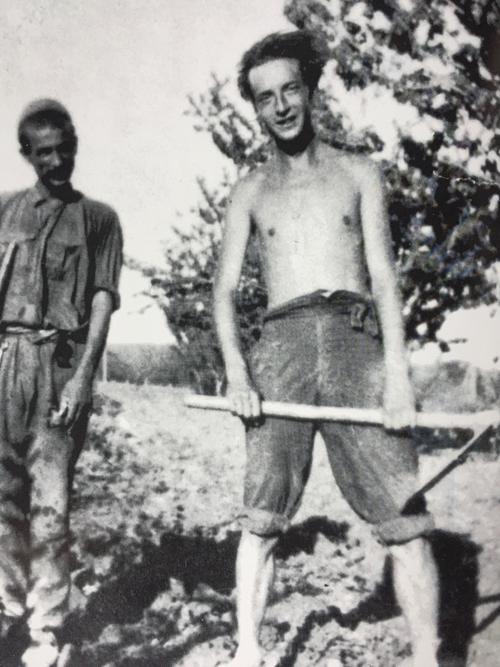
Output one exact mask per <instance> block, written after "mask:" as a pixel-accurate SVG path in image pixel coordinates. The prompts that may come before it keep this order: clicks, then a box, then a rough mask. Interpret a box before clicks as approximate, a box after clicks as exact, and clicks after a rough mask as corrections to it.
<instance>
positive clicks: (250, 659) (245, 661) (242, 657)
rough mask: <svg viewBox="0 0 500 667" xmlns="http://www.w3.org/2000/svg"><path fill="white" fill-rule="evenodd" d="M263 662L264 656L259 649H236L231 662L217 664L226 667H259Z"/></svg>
mask: <svg viewBox="0 0 500 667" xmlns="http://www.w3.org/2000/svg"><path fill="white" fill-rule="evenodd" d="M263 661H264V654H263V652H262V650H261V649H260V648H258V647H257V648H252V649H243V648H241V647H238V650H237V651H236V653H235V654H234V658H233V659H232V660H230V661H229V662H224V663H219V664H223V665H225V666H227V667H261V665H262V664H263Z"/></svg>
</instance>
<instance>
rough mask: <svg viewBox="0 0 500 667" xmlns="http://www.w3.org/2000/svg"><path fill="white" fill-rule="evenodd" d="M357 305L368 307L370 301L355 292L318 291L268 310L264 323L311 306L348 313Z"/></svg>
mask: <svg viewBox="0 0 500 667" xmlns="http://www.w3.org/2000/svg"><path fill="white" fill-rule="evenodd" d="M358 303H361V304H366V305H367V306H369V305H370V304H371V301H369V300H368V299H367V298H366V297H364V296H363V295H362V294H358V293H357V292H350V291H348V290H335V291H334V292H329V291H328V290H323V289H318V290H316V291H314V292H309V293H308V294H302V295H301V296H298V297H296V298H295V299H290V300H289V301H285V303H282V304H280V305H279V306H276V307H275V308H270V309H269V310H268V311H267V312H266V313H265V314H264V321H265V322H266V321H267V320H274V319H276V318H278V317H284V316H286V315H288V313H291V312H293V311H295V310H297V309H300V308H310V307H311V306H325V305H327V306H328V307H329V308H332V309H335V310H338V311H339V312H344V313H350V310H351V307H352V306H353V305H355V304H358Z"/></svg>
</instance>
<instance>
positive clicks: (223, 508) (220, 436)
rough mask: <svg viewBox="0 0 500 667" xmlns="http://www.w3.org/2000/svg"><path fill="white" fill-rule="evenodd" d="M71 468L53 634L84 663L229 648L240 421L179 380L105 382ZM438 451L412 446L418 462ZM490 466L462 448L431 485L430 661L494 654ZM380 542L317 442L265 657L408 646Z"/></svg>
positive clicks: (346, 660) (219, 656) (496, 546)
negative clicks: (166, 383) (436, 652)
mask: <svg viewBox="0 0 500 667" xmlns="http://www.w3.org/2000/svg"><path fill="white" fill-rule="evenodd" d="M99 391H100V400H99V410H98V412H99V414H97V415H95V416H94V417H93V418H92V426H91V433H90V437H89V443H88V446H87V448H86V450H85V451H84V453H83V455H82V457H81V459H80V463H79V469H78V474H77V478H76V485H75V492H74V499H73V515H72V530H73V535H74V541H73V546H72V553H73V566H72V568H73V574H72V576H73V583H74V586H73V593H72V608H73V611H72V614H71V616H70V618H69V620H68V623H67V625H66V628H65V637H64V639H65V640H66V641H71V642H73V643H75V644H76V645H78V646H79V647H80V651H81V659H80V663H82V664H83V665H86V666H89V667H104V666H106V667H156V666H158V667H160V666H161V667H167V666H169V665H179V666H182V667H197V666H198V665H199V666H205V665H206V666H207V667H208V666H212V665H216V664H218V663H219V662H224V661H225V660H228V659H229V657H230V655H231V653H232V652H233V650H234V647H235V644H234V639H233V632H234V619H233V586H234V560H235V552H236V546H237V542H238V527H237V524H236V523H235V522H234V516H235V514H236V513H237V511H238V506H239V502H240V494H241V486H242V474H243V464H244V445H243V432H242V429H241V426H240V424H239V422H238V420H236V419H234V418H232V417H230V416H228V415H223V414H216V413H207V412H201V411H194V410H188V409H187V408H185V407H183V405H182V395H183V393H184V392H183V391H181V390H178V389H171V388H164V387H152V386H143V387H136V386H134V385H126V384H114V383H109V384H106V385H101V386H100V388H99ZM447 455H449V450H448V451H444V450H443V451H441V452H440V453H439V454H433V455H423V456H422V474H428V473H429V472H430V471H431V470H432V469H433V468H437V467H439V465H440V463H442V461H443V459H444V457H445V456H447ZM499 465H500V464H499V463H498V461H495V460H494V459H493V458H492V457H488V456H487V455H485V454H478V455H475V456H474V457H473V458H472V459H469V461H468V462H467V463H466V464H465V465H463V466H462V467H461V468H459V469H457V470H455V471H454V472H453V473H452V474H451V475H450V476H449V477H448V478H447V479H446V480H444V481H443V482H442V483H441V484H440V485H439V486H437V487H436V488H435V489H434V490H433V491H432V492H430V493H429V495H428V501H429V504H430V507H431V510H432V511H433V512H434V514H435V518H436V522H437V525H438V529H437V530H436V532H435V534H434V535H433V537H432V543H433V548H434V552H435V554H436V558H437V561H438V565H439V569H440V572H441V578H442V600H443V603H442V610H441V632H442V636H443V638H444V645H445V649H446V650H445V654H446V656H447V661H446V662H443V665H445V664H446V665H450V666H451V665H457V666H458V665H470V666H471V667H472V666H474V667H496V666H497V665H498V664H500V660H499V658H498V652H499V650H500V558H499V555H500V533H499V531H498V528H497V526H498V519H499V516H500V484H499V482H500V474H499ZM407 639H408V638H407V632H406V628H405V626H404V624H403V621H402V618H401V616H400V613H399V611H398V609H397V608H396V606H395V603H394V597H393V593H392V583H391V572H390V567H389V564H388V562H387V561H386V559H385V554H384V551H383V550H382V548H381V547H380V546H379V545H378V543H377V542H376V541H375V539H374V538H373V536H372V535H371V531H370V529H369V528H368V527H367V526H366V525H364V524H362V523H361V522H360V520H359V519H358V518H357V517H356V516H355V515H354V514H353V512H352V511H351V510H350V508H349V507H348V506H347V504H346V503H345V501H344V500H343V499H342V497H341V496H340V494H339V491H338V489H337V488H336V486H335V484H334V482H333V481H332V478H331V475H330V472H329V469H328V466H327V464H326V455H325V452H324V449H323V446H322V444H321V442H320V441H319V442H318V443H317V446H316V450H315V460H314V464H313V470H312V474H311V479H310V482H309V485H308V488H307V491H306V494H305V497H304V501H303V504H302V507H301V510H300V512H299V514H298V515H297V517H296V519H295V520H294V524H293V526H292V528H291V530H290V531H289V532H288V533H287V534H286V535H285V536H284V538H283V539H282V541H281V543H280V545H279V560H278V568H277V579H276V588H275V593H274V596H273V599H272V603H271V606H270V609H269V612H268V615H267V618H266V623H265V627H264V630H263V640H264V643H265V645H266V647H268V648H269V649H270V650H271V649H272V651H273V656H274V657H273V661H272V662H271V664H272V665H275V666H278V665H279V666H280V667H286V666H291V665H296V666H297V667H305V666H306V665H325V666H326V667H330V666H331V667H333V666H334V665H335V666H337V665H346V666H348V667H355V666H356V667H358V666H359V667H361V666H366V665H368V666H370V667H371V666H373V667H379V666H380V667H382V666H384V667H392V666H394V665H397V664H398V662H399V661H401V659H402V658H403V657H404V656H405V655H408V641H407Z"/></svg>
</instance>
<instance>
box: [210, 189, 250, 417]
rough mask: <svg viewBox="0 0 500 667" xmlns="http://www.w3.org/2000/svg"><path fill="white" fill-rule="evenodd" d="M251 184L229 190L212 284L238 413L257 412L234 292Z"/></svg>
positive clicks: (230, 391)
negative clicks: (240, 334)
mask: <svg viewBox="0 0 500 667" xmlns="http://www.w3.org/2000/svg"><path fill="white" fill-rule="evenodd" d="M251 196H252V187H251V185H250V184H249V183H248V182H246V181H243V182H240V183H239V184H238V185H237V186H236V187H235V188H234V189H233V192H232V193H231V196H230V198H229V203H228V207H227V211H226V222H225V227H224V234H223V237H222V244H221V251H220V256H219V266H218V271H217V276H216V280H215V288H214V317H215V326H216V329H217V335H218V338H219V342H220V345H221V348H222V356H223V358H224V364H225V367H226V376H227V382H228V388H227V397H228V398H229V400H230V401H231V405H232V408H233V412H234V413H236V414H238V415H240V416H241V417H246V418H249V417H255V416H257V415H258V414H259V413H260V400H259V397H258V395H257V392H256V391H255V390H254V387H253V385H252V382H251V379H250V376H249V373H248V369H247V365H246V362H245V359H244V358H243V354H242V352H241V347H240V341H239V333H238V327H237V318H236V309H235V294H236V290H237V287H238V283H239V280H240V275H241V268H242V266H243V260H244V257H245V251H246V247H247V243H248V238H249V235H250V227H251Z"/></svg>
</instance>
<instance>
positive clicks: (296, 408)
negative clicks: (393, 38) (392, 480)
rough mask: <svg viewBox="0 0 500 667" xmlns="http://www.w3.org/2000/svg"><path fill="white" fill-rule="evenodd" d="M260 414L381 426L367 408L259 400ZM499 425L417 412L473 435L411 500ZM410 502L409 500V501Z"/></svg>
mask: <svg viewBox="0 0 500 667" xmlns="http://www.w3.org/2000/svg"><path fill="white" fill-rule="evenodd" d="M184 404H185V405H186V406H188V407H190V408H201V409H204V410H223V411H229V410H230V405H229V401H228V400H227V399H226V398H222V397H220V396H201V395H197V394H192V395H189V396H186V398H185V399H184ZM261 408H262V414H263V415H264V416H267V417H286V418H288V419H300V420H307V421H339V422H350V423H357V424H372V425H378V426H383V424H384V420H383V412H382V410H377V409H371V408H339V407H333V406H323V405H304V404H301V403H282V402H279V401H262V404H261ZM499 424H500V410H497V409H492V410H482V411H480V412H468V413H466V412H464V413H456V414H455V413H449V412H420V413H417V421H416V425H417V426H419V427H421V428H431V429H437V428H442V429H472V430H473V431H474V434H473V436H472V438H470V440H468V441H467V442H466V443H465V445H464V446H463V447H461V448H460V449H459V450H458V451H456V452H454V453H453V454H452V455H451V456H450V458H449V459H448V461H447V462H446V463H445V465H443V466H442V467H441V468H440V469H439V471H438V472H436V473H433V474H432V475H431V476H430V477H429V478H428V479H427V480H425V481H424V482H423V483H422V484H421V485H420V488H419V489H418V490H417V491H416V492H415V493H414V494H413V495H412V498H414V497H415V496H418V495H423V494H424V493H426V492H427V491H429V490H430V489H432V488H433V487H434V486H435V485H436V484H437V483H438V482H440V481H441V480H442V479H443V477H446V475H448V474H449V473H450V472H451V471H452V470H453V469H454V468H456V467H457V466H458V465H460V464H461V463H463V462H464V461H465V458H466V457H467V455H468V453H469V452H470V451H471V449H473V447H475V446H476V445H477V444H478V443H479V442H480V441H481V439H482V437H483V436H484V435H485V434H486V433H487V432H489V431H490V430H491V429H492V428H493V427H494V426H496V425H499ZM409 500H411V498H410V499H409Z"/></svg>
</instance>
